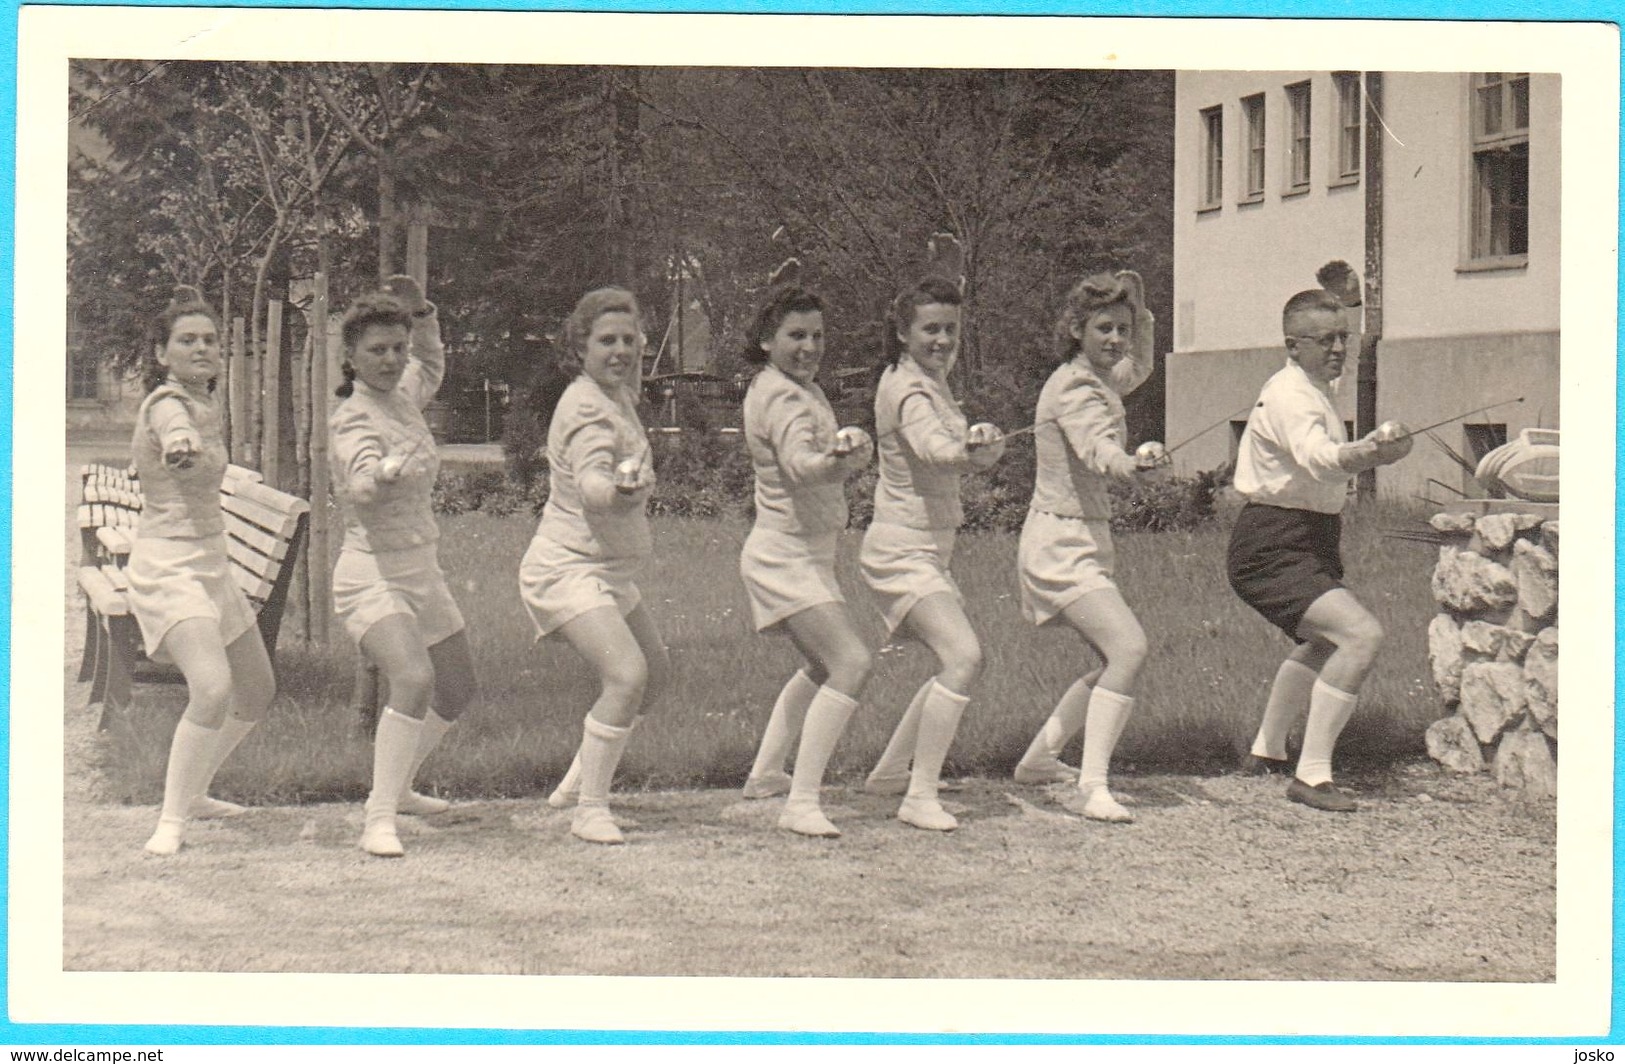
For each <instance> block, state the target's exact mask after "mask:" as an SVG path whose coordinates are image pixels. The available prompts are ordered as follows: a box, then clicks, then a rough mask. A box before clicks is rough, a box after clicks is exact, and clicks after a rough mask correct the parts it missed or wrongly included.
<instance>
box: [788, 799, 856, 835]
mask: <svg viewBox="0 0 1625 1064" xmlns="http://www.w3.org/2000/svg"><path fill="white" fill-rule="evenodd" d="M779 827H781V828H783V829H784V830H786V831H793V832H795V833H796V834H797V835H810V836H812V837H813V838H816V839H838V838H840V837H841V829H840V828H838V827H836V826H835V825H834V824H831V823H830V822H829V818H828V817H826V816H825V815H824V811H823V810H822V809H820V808H818V803H817V802H816V801H812V802H795V801H790V802H785V803H784V812H782V813H780V814H779Z"/></svg>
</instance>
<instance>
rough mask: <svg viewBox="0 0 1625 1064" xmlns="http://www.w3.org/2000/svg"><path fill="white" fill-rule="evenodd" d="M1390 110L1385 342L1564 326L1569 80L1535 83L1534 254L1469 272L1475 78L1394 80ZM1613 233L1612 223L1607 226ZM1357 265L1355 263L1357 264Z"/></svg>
mask: <svg viewBox="0 0 1625 1064" xmlns="http://www.w3.org/2000/svg"><path fill="white" fill-rule="evenodd" d="M1383 80H1384V82H1385V88H1384V112H1385V115H1384V117H1385V121H1386V124H1387V128H1388V132H1389V133H1390V136H1389V137H1388V139H1387V144H1386V146H1385V148H1384V157H1383V198H1384V207H1383V211H1384V216H1383V228H1384V244H1385V247H1384V251H1383V263H1384V266H1383V273H1384V278H1383V280H1384V283H1383V336H1384V337H1385V338H1391V339H1401V338H1407V337H1421V336H1458V335H1476V334H1483V333H1496V332H1543V331H1551V332H1555V331H1557V329H1558V248H1559V243H1558V222H1559V217H1560V202H1559V195H1558V192H1559V189H1558V184H1559V170H1558V162H1559V153H1560V151H1561V144H1560V137H1561V134H1562V130H1561V100H1560V89H1561V84H1560V80H1559V77H1558V75H1556V74H1535V75H1532V76H1531V77H1530V79H1529V255H1528V262H1527V264H1526V265H1525V266H1523V267H1518V268H1512V269H1500V270H1491V271H1484V272H1472V271H1461V270H1459V269H1458V267H1459V266H1460V265H1461V264H1462V261H1463V249H1464V244H1463V234H1464V232H1466V231H1467V227H1468V225H1469V219H1468V216H1467V214H1466V209H1465V207H1464V206H1463V205H1464V204H1465V203H1466V202H1467V200H1466V197H1467V192H1468V188H1469V184H1468V176H1469V165H1470V164H1469V159H1468V154H1467V145H1468V128H1467V123H1468V111H1467V109H1468V99H1469V97H1468V93H1469V91H1470V90H1469V87H1468V75H1466V74H1422V73H1410V74H1388V75H1386V76H1385V77H1384V79H1383ZM1608 227H1609V231H1610V232H1612V221H1611V220H1610V221H1609V223H1608ZM1351 261H1352V260H1351Z"/></svg>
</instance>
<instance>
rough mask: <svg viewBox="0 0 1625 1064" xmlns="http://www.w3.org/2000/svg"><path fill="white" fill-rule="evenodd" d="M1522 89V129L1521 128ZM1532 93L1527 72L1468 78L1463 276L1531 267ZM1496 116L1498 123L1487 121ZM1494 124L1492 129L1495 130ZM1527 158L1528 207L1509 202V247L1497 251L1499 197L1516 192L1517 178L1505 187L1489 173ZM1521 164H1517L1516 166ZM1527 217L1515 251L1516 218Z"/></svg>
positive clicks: (1509, 173) (1506, 209) (1524, 169)
mask: <svg viewBox="0 0 1625 1064" xmlns="http://www.w3.org/2000/svg"><path fill="white" fill-rule="evenodd" d="M1519 86H1521V88H1522V95H1521V102H1522V109H1523V114H1522V118H1523V124H1522V125H1518V124H1516V119H1517V117H1518V115H1517V113H1516V112H1517V108H1518V104H1519V102H1520V98H1519V91H1518V88H1519ZM1529 88H1530V77H1529V73H1528V72H1527V71H1524V72H1508V71H1481V72H1474V73H1470V74H1467V75H1466V90H1467V109H1466V110H1467V151H1466V153H1465V160H1464V166H1465V170H1466V175H1465V185H1464V189H1465V195H1464V196H1463V197H1462V199H1463V203H1462V239H1461V261H1460V263H1459V265H1458V266H1457V270H1458V271H1459V272H1474V271H1480V270H1503V269H1521V268H1523V267H1525V266H1527V265H1528V263H1529V131H1530V113H1529V110H1530V108H1529V102H1530V101H1529ZM1490 101H1493V105H1492V104H1491V103H1490ZM1492 112H1493V114H1494V116H1495V120H1494V121H1493V123H1492V122H1491V121H1490V119H1489V118H1488V117H1487V116H1488V115H1490V114H1491V113H1492ZM1492 125H1493V128H1491V127H1492ZM1520 156H1521V158H1522V164H1521V165H1522V172H1523V182H1522V191H1523V202H1522V203H1521V204H1512V203H1510V202H1504V203H1502V204H1501V205H1500V209H1501V210H1502V211H1503V212H1510V213H1505V214H1504V217H1505V219H1506V222H1505V224H1506V226H1507V234H1506V241H1507V246H1506V250H1504V251H1496V250H1494V249H1495V245H1496V228H1497V227H1496V224H1495V223H1496V216H1497V209H1498V208H1497V204H1496V202H1495V196H1496V192H1497V191H1498V190H1500V191H1502V192H1504V193H1505V194H1506V195H1507V196H1509V197H1510V196H1513V195H1515V193H1516V191H1517V176H1516V174H1515V172H1514V171H1513V170H1512V169H1510V168H1509V169H1507V170H1506V171H1505V173H1506V175H1507V176H1506V177H1505V182H1506V187H1505V188H1500V185H1501V182H1500V181H1499V180H1497V178H1496V176H1495V175H1494V174H1487V173H1486V171H1487V170H1489V169H1490V168H1492V167H1494V166H1496V165H1497V164H1499V163H1502V162H1504V161H1506V160H1509V159H1513V158H1514V157H1520ZM1514 165H1516V164H1514ZM1520 215H1521V218H1522V223H1523V225H1522V237H1523V239H1522V244H1523V247H1522V250H1514V247H1515V245H1514V244H1513V243H1512V241H1513V237H1514V235H1515V231H1516V224H1517V219H1518V217H1519V216H1520Z"/></svg>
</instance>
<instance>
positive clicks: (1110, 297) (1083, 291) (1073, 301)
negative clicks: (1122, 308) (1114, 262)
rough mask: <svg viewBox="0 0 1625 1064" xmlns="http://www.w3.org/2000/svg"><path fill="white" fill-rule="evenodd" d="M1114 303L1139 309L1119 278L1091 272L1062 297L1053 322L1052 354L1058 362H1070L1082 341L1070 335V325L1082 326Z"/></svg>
mask: <svg viewBox="0 0 1625 1064" xmlns="http://www.w3.org/2000/svg"><path fill="white" fill-rule="evenodd" d="M1117 303H1127V304H1128V305H1129V307H1130V308H1131V309H1132V310H1135V311H1138V310H1139V309H1140V308H1139V306H1138V304H1137V303H1136V302H1135V298H1134V290H1133V289H1132V288H1131V287H1129V286H1128V285H1127V284H1125V283H1124V282H1123V280H1122V279H1121V278H1118V277H1114V276H1112V275H1111V274H1109V273H1092V274H1090V275H1089V276H1087V277H1085V278H1084V279H1083V280H1081V281H1079V282H1078V283H1077V284H1075V285H1073V286H1072V290H1071V291H1070V292H1068V293H1067V294H1066V304H1065V305H1064V306H1062V307H1061V313H1060V315H1059V316H1058V317H1057V318H1056V319H1055V331H1054V336H1055V354H1056V357H1057V358H1058V359H1059V360H1060V361H1062V362H1070V361H1071V360H1072V359H1073V358H1074V357H1075V356H1076V355H1077V353H1078V351H1079V349H1080V348H1081V347H1082V341H1080V340H1079V339H1078V338H1077V337H1076V336H1073V335H1072V329H1073V327H1074V326H1081V325H1086V324H1088V322H1089V319H1090V318H1092V317H1094V315H1095V313H1096V312H1097V311H1100V310H1104V309H1105V308H1107V307H1109V306H1112V305H1114V304H1117Z"/></svg>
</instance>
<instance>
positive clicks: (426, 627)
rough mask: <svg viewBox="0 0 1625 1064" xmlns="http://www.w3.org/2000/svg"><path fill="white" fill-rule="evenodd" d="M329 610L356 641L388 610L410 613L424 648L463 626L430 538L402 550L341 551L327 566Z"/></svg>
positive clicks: (391, 612)
mask: <svg viewBox="0 0 1625 1064" xmlns="http://www.w3.org/2000/svg"><path fill="white" fill-rule="evenodd" d="M333 609H334V610H335V611H336V612H337V613H338V615H339V619H340V620H342V621H343V622H344V630H345V631H346V632H348V633H350V638H352V639H354V640H355V641H356V643H357V644H358V645H359V644H360V642H361V637H362V636H364V635H366V634H367V632H368V631H369V630H370V629H371V628H372V626H373V625H375V624H377V623H378V622H379V621H381V620H383V619H384V618H385V617H388V616H389V615H390V614H393V613H404V614H407V615H408V616H411V617H414V618H416V620H417V623H418V631H419V632H421V633H422V635H423V645H424V646H426V647H432V646H435V645H436V644H438V643H440V642H441V641H443V640H445V639H448V638H450V637H451V636H453V635H456V634H457V633H458V632H460V631H462V630H463V614H462V611H461V610H459V609H458V608H457V601H456V600H455V599H453V598H452V597H451V590H450V589H449V588H448V587H447V586H446V574H445V573H443V572H442V571H441V569H440V559H439V557H438V555H437V553H436V544H433V543H426V544H424V545H422V546H419V547H407V548H405V549H404V550H389V551H377V552H372V551H364V550H344V551H341V552H340V553H339V560H338V564H337V565H336V566H334V567H333Z"/></svg>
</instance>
